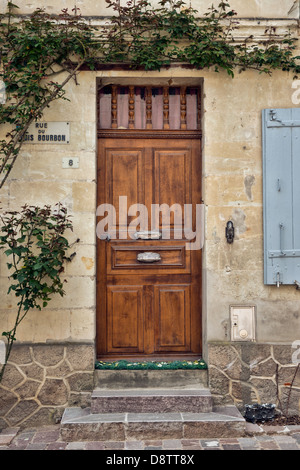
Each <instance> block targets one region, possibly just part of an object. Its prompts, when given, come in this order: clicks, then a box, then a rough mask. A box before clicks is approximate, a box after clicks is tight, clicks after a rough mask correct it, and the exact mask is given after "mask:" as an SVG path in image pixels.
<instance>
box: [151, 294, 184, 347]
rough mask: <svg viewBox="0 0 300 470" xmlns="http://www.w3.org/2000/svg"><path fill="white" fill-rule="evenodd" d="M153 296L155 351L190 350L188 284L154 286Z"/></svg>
mask: <svg viewBox="0 0 300 470" xmlns="http://www.w3.org/2000/svg"><path fill="white" fill-rule="evenodd" d="M154 297H155V309H154V312H155V333H156V336H155V346H156V352H162V351H168V352H170V351H176V352H178V351H180V352H183V351H184V352H190V350H191V323H190V322H191V315H190V286H184V285H182V286H180V285H179V286H168V285H166V286H156V287H155V288H154Z"/></svg>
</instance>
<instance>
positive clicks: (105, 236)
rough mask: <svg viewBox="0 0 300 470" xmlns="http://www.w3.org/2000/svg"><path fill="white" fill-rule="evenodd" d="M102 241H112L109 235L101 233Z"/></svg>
mask: <svg viewBox="0 0 300 470" xmlns="http://www.w3.org/2000/svg"><path fill="white" fill-rule="evenodd" d="M100 240H106V241H107V242H109V241H110V240H111V237H110V235H109V233H101V235H100Z"/></svg>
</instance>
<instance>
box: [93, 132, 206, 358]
mask: <svg viewBox="0 0 300 470" xmlns="http://www.w3.org/2000/svg"><path fill="white" fill-rule="evenodd" d="M98 144H99V149H98V186H97V187H98V197H97V204H98V206H99V205H100V204H104V203H105V204H111V205H112V206H114V208H115V215H116V221H115V227H114V228H116V234H117V237H116V238H115V237H113V239H111V240H110V241H105V240H103V239H100V238H99V234H98V238H97V354H98V357H99V358H110V359H111V358H115V359H120V358H126V357H128V358H141V359H142V358H149V359H155V358H157V359H162V358H168V357H175V356H176V357H177V356H178V357H181V358H182V357H190V356H191V357H193V356H197V357H199V355H201V250H189V249H187V247H188V243H189V241H188V240H186V239H185V231H184V230H183V228H184V226H183V221H184V210H185V207H184V206H185V204H192V205H193V212H194V214H195V210H194V206H195V205H196V204H200V203H201V158H200V140H199V139H196V138H186V139H185V138H177V139H166V138H152V139H150V138H143V139H141V138H130V139H129V138H128V137H126V138H125V137H123V138H118V139H116V138H110V137H105V138H100V139H99V142H98ZM120 197H122V198H123V199H122V204H123V203H124V200H125V202H126V206H124V204H123V205H122V208H121V207H120V199H119V198H120ZM124 197H126V198H125V199H124ZM135 204H143V205H144V207H145V208H146V212H145V213H144V215H145V218H144V219H142V221H141V218H138V217H139V216H140V215H141V214H140V212H137V211H136V208H134V207H133V208H132V207H131V206H133V205H135ZM155 205H156V206H155ZM161 205H163V206H161ZM164 205H165V206H164ZM158 206H161V207H159V209H164V208H167V209H168V210H167V211H166V212H164V211H163V210H160V211H155V210H154V211H153V207H156V209H157V207H158ZM130 208H131V212H130V214H129V211H130ZM110 228H111V227H110ZM129 229H130V230H129ZM147 230H148V231H149V232H150V234H152V236H153V238H151V237H150V239H147V238H148V232H147ZM141 231H142V234H141V233H140V232H141ZM112 232H113V231H112ZM158 232H159V236H158ZM137 234H139V235H140V236H141V238H139V236H138V235H137ZM133 235H134V236H133ZM145 253H146V254H145ZM140 255H142V257H141V256H140Z"/></svg>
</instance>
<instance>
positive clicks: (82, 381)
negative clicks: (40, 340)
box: [0, 343, 95, 429]
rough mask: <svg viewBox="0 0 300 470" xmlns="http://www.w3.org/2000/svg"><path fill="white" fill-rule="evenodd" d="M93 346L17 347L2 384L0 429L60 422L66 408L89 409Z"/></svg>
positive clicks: (14, 349)
mask: <svg viewBox="0 0 300 470" xmlns="http://www.w3.org/2000/svg"><path fill="white" fill-rule="evenodd" d="M94 363H95V361H94V346H93V345H92V344H76V343H74V344H64V345H63V344H47V345H46V344H15V345H14V347H13V349H12V352H11V356H10V360H9V362H8V364H7V366H6V369H5V372H4V376H3V380H2V383H1V385H0V429H2V428H5V427H7V426H8V427H14V426H20V427H25V426H26V427H28V426H33V425H34V426H36V425H44V424H53V423H55V422H59V421H60V418H61V416H62V413H63V411H64V409H65V408H66V407H67V406H88V405H89V399H90V394H91V391H92V389H93V379H94Z"/></svg>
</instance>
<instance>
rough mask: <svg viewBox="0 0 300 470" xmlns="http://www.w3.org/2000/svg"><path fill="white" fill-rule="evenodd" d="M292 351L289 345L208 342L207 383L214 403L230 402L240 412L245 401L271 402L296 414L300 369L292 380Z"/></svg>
mask: <svg viewBox="0 0 300 470" xmlns="http://www.w3.org/2000/svg"><path fill="white" fill-rule="evenodd" d="M292 354H293V348H292V345H291V344H289V345H283V344H274V345H272V344H256V343H250V342H248V343H247V342H244V343H242V342H238V343H225V342H224V343H217V342H216V343H210V344H209V384H210V390H211V393H212V395H213V399H214V403H215V404H216V405H221V404H225V403H232V402H233V403H234V404H235V405H236V406H237V407H238V408H239V409H240V410H241V411H243V409H244V405H246V404H251V403H260V404H263V403H274V404H276V406H277V409H279V410H282V411H284V412H286V410H287V411H288V414H290V415H293V414H297V413H299V410H300V370H298V372H297V374H296V376H295V380H294V381H293V377H294V375H295V372H296V367H297V365H296V364H293V362H292ZM292 381H293V386H292V388H291V385H290V384H291V383H292ZM289 395H290V399H289V406H288V409H287V402H288V396H289Z"/></svg>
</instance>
